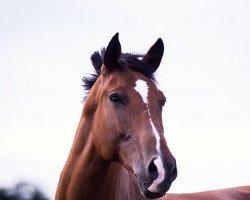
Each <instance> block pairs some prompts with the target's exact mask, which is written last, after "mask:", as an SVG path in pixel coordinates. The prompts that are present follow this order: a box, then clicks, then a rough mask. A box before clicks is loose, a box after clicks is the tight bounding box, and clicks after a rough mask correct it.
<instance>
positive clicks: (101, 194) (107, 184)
mask: <svg viewBox="0 0 250 200" xmlns="http://www.w3.org/2000/svg"><path fill="white" fill-rule="evenodd" d="M90 130H91V121H88V120H86V118H85V117H84V115H83V116H82V118H81V120H80V123H79V126H78V128H77V131H76V136H75V139H74V142H73V145H72V148H71V151H70V154H69V157H68V160H67V162H66V164H65V166H64V168H63V171H62V173H61V177H60V180H59V184H58V187H57V192H56V200H64V199H67V200H71V199H72V200H77V199H79V200H80V199H110V200H112V199H131V198H132V199H143V197H142V196H141V194H140V191H139V188H138V184H137V182H136V180H135V178H134V176H133V175H131V174H130V173H129V172H128V171H126V170H125V169H124V168H123V167H121V166H120V165H119V164H117V163H112V162H107V161H105V160H103V159H102V158H100V157H99V156H98V155H97V153H96V151H95V148H94V145H93V140H92V134H91V131H90Z"/></svg>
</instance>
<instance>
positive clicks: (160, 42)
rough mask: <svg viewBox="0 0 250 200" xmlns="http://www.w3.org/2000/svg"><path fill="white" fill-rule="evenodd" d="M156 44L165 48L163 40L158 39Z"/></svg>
mask: <svg viewBox="0 0 250 200" xmlns="http://www.w3.org/2000/svg"><path fill="white" fill-rule="evenodd" d="M156 43H158V44H160V45H162V46H164V43H163V40H162V39H161V38H158V39H157V41H156Z"/></svg>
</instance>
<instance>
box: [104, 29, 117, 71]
mask: <svg viewBox="0 0 250 200" xmlns="http://www.w3.org/2000/svg"><path fill="white" fill-rule="evenodd" d="M118 37H119V33H116V34H115V35H114V36H113V37H112V39H111V40H110V42H109V44H108V47H107V49H106V51H105V54H104V65H105V67H106V69H107V70H108V71H112V70H113V69H115V68H116V67H118V66H119V63H118V60H119V58H120V56H121V44H120V42H119V38H118Z"/></svg>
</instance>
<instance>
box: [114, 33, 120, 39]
mask: <svg viewBox="0 0 250 200" xmlns="http://www.w3.org/2000/svg"><path fill="white" fill-rule="evenodd" d="M113 38H115V39H117V40H119V33H118V32H117V33H116V34H115V35H114V36H113Z"/></svg>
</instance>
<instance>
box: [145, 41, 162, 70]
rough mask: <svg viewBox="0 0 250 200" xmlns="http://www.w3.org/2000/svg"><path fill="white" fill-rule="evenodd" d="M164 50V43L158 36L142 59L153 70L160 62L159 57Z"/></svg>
mask: <svg viewBox="0 0 250 200" xmlns="http://www.w3.org/2000/svg"><path fill="white" fill-rule="evenodd" d="M163 52H164V44H163V41H162V39H161V38H159V39H158V40H157V41H156V42H155V43H154V45H153V46H152V47H151V48H150V49H149V50H148V52H147V53H146V55H145V56H144V57H143V59H142V60H143V61H144V62H145V63H147V64H148V65H149V66H151V67H152V70H153V72H155V71H156V70H157V68H158V67H159V65H160V63H161V58H162V56H163Z"/></svg>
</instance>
